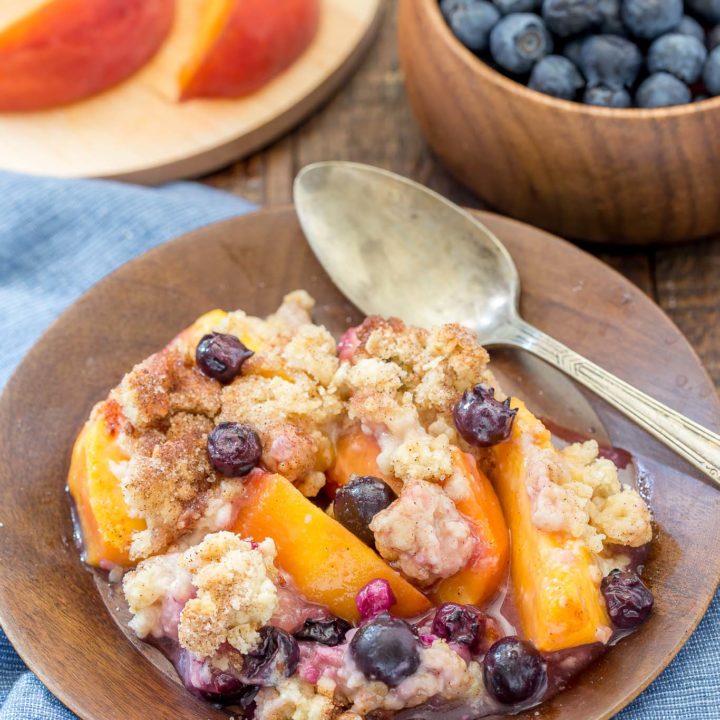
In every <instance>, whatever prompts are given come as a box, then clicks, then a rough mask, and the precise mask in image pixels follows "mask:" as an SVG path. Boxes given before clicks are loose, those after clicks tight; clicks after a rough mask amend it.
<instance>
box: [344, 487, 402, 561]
mask: <svg viewBox="0 0 720 720" xmlns="http://www.w3.org/2000/svg"><path fill="white" fill-rule="evenodd" d="M396 499H397V495H396V494H395V492H394V491H393V489H392V488H391V487H390V486H389V485H388V484H387V483H385V482H383V481H382V480H380V478H376V477H372V476H366V477H362V476H356V477H354V478H352V479H351V480H350V482H349V483H348V484H347V485H345V486H343V487H341V488H339V489H338V491H337V493H336V494H335V504H334V506H333V508H334V514H335V518H336V519H337V521H338V522H339V523H340V524H341V525H344V526H345V527H346V528H347V529H348V530H349V531H350V532H351V533H353V534H354V535H356V536H357V537H359V538H360V539H361V540H362V541H363V542H364V543H365V544H366V545H370V546H371V547H374V545H375V536H374V535H373V532H372V530H370V523H371V522H372V519H373V518H374V517H375V516H376V515H377V514H378V513H379V512H380V511H381V510H385V508H386V507H388V506H389V505H391V504H392V503H393V501H394V500H396Z"/></svg>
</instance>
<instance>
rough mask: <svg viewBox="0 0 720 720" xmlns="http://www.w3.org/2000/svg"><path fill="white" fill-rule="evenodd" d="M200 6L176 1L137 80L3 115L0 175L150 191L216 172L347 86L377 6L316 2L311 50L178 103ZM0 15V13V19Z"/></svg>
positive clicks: (366, 0) (372, 2) (344, 0)
mask: <svg viewBox="0 0 720 720" xmlns="http://www.w3.org/2000/svg"><path fill="white" fill-rule="evenodd" d="M203 2H204V0H178V3H177V16H176V20H175V26H174V28H173V31H172V33H171V35H170V37H169V38H168V40H167V42H166V43H165V45H164V46H163V48H162V49H161V50H160V52H159V53H158V54H157V56H156V57H155V58H153V60H152V61H151V62H150V63H149V64H148V65H147V66H146V67H145V68H143V69H142V70H141V71H140V72H139V73H137V74H136V75H134V76H133V77H131V78H130V79H129V80H127V81H125V82H124V83H122V84H121V85H118V86H116V87H115V88H112V89H110V90H108V91H106V92H104V93H102V94H100V95H97V96H95V97H93V98H90V99H88V100H85V101H83V102H80V103H75V104H73V105H68V106H65V107H62V108H58V109H55V110H50V111H45V112H37V113H13V114H11V113H0V168H2V169H5V170H14V171H18V172H26V173H31V174H37V175H52V176H57V177H75V178H77V177H102V178H113V179H116V180H126V181H132V182H137V183H143V184H156V183H161V182H166V181H168V180H175V179H178V178H184V177H193V176H197V175H202V174H204V173H207V172H210V171H211V170H214V169H216V168H218V167H222V166H223V165H226V164H228V163H230V162H232V161H233V160H236V159H238V158H240V157H242V156H243V155H246V154H248V153H250V152H252V151H254V150H257V149H258V148H259V147H262V146H263V145H265V144H267V143H268V142H270V141H271V140H273V139H274V138H276V137H278V136H279V135H281V134H282V133H284V132H286V131H287V130H289V129H290V128H291V127H292V126H293V125H295V124H296V123H298V122H299V121H300V120H301V119H302V118H304V117H305V116H306V115H308V114H309V113H310V112H312V110H314V109H315V108H316V107H317V106H318V105H319V104H320V103H322V102H323V101H324V100H326V99H327V98H328V97H329V96H330V95H331V94H332V93H333V92H334V91H335V90H336V89H338V88H339V87H340V86H341V85H342V83H343V82H345V81H346V80H347V78H348V76H349V74H350V73H351V71H352V70H353V69H354V68H355V67H356V65H357V64H358V62H359V61H360V59H361V58H362V56H363V53H364V51H365V50H366V49H367V48H368V47H369V46H370V44H371V42H372V40H373V38H374V36H375V32H376V30H377V28H378V27H379V24H380V17H381V11H382V6H383V0H323V11H322V20H321V25H320V29H319V32H318V35H317V36H316V38H315V40H314V41H313V44H312V45H311V46H310V47H309V48H308V50H307V51H306V52H305V53H304V54H303V55H302V57H300V59H299V60H298V61H297V62H296V63H295V64H294V65H293V66H292V67H291V68H290V69H289V70H287V71H286V72H285V73H283V74H282V75H280V76H279V77H277V78H276V79H275V80H273V81H272V82H271V83H270V84H269V85H266V86H265V87H264V88H262V89H261V90H260V91H258V92H257V93H254V94H253V95H250V96H248V97H247V98H243V99H239V100H193V101H190V102H185V103H179V102H177V76H178V72H179V69H180V66H181V65H182V63H183V59H184V58H187V57H188V54H189V51H190V48H191V46H192V44H193V41H194V38H195V31H196V28H197V20H198V16H199V12H200V8H201V6H202V3H203ZM0 17H2V15H0Z"/></svg>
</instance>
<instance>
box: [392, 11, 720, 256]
mask: <svg viewBox="0 0 720 720" xmlns="http://www.w3.org/2000/svg"><path fill="white" fill-rule="evenodd" d="M398 38H399V44H400V59H401V63H402V67H403V69H404V71H405V76H406V85H407V92H408V96H409V99H410V103H411V105H412V107H413V109H414V111H415V115H416V117H417V120H418V122H419V124H420V127H421V129H422V132H423V134H424V135H425V137H426V139H427V141H428V143H429V144H430V145H431V146H432V148H433V150H434V151H435V152H436V153H437V154H438V156H439V157H440V158H441V159H442V160H443V162H444V163H445V164H446V165H447V167H448V168H449V169H450V171H451V172H452V173H453V174H454V175H456V176H457V178H458V179H459V180H461V181H462V182H463V183H465V184H466V185H468V186H469V187H471V188H472V189H473V190H474V191H475V192H476V193H477V194H478V195H479V196H480V197H481V198H482V199H483V200H485V201H486V202H488V203H489V204H490V205H491V206H492V207H493V208H496V209H498V210H499V211H501V212H503V213H506V214H507V215H511V216H512V217H516V218H520V219H522V220H525V221H527V222H529V223H532V224H534V225H538V226H540V227H543V228H546V229H548V230H551V231H553V232H556V233H559V234H560V235H564V236H566V237H570V238H576V239H582V240H591V241H602V242H611V243H638V244H639V243H649V242H660V243H665V242H675V241H680V240H690V239H693V238H699V237H702V236H705V235H712V234H715V233H718V232H720V203H719V202H718V200H717V192H718V188H719V187H720V133H719V132H718V127H720V97H718V98H713V99H711V100H706V101H704V102H700V103H694V104H691V105H682V106H677V107H671V108H659V109H655V110H640V109H627V110H617V109H608V108H598V107H592V106H588V105H582V104H580V103H574V102H568V101H565V100H558V99H556V98H553V97H550V96H548V95H543V94H542V93H539V92H535V91H533V90H529V89H528V88H526V87H525V86H523V85H521V84H519V83H517V82H514V81H513V80H510V79H509V78H506V77H505V76H504V75H502V74H500V73H499V72H496V71H495V70H493V69H492V68H491V67H490V66H489V65H487V64H486V63H484V62H483V61H481V60H480V59H478V58H477V57H476V56H475V55H473V54H472V53H471V52H470V51H469V50H467V49H466V48H465V47H464V46H463V45H462V44H461V43H460V42H459V41H458V40H457V39H456V38H455V37H454V36H453V34H452V32H451V31H450V29H449V28H448V26H447V24H446V23H445V20H444V19H443V17H442V15H441V13H440V9H439V3H438V0H400V8H399V24H398Z"/></svg>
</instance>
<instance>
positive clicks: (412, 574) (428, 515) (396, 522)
mask: <svg viewBox="0 0 720 720" xmlns="http://www.w3.org/2000/svg"><path fill="white" fill-rule="evenodd" d="M370 529H371V530H372V531H373V533H374V535H375V543H376V545H377V549H378V552H379V553H380V555H382V557H384V558H385V559H386V560H387V561H388V562H389V563H390V564H391V565H392V566H393V567H395V568H396V569H397V570H399V571H400V572H401V573H402V574H403V575H405V577H407V578H409V579H410V580H412V581H414V582H416V583H417V584H419V585H422V586H427V585H432V584H433V583H434V582H436V581H437V580H440V579H442V578H446V577H450V576H451V575H454V574H455V573H456V572H458V571H460V570H462V569H463V568H464V567H465V566H466V565H467V563H468V561H469V560H470V557H471V555H472V552H473V549H474V547H475V538H474V536H473V534H472V530H471V528H470V525H469V523H468V521H467V520H465V518H464V517H463V516H462V515H461V514H460V513H459V512H458V511H457V509H456V508H455V504H454V503H453V501H452V500H451V499H450V498H449V497H448V496H447V495H446V494H445V493H444V492H443V491H442V489H441V488H440V487H438V486H437V485H435V484H432V483H428V482H424V481H422V480H420V481H416V482H412V483H409V484H407V485H405V487H404V488H403V490H402V493H401V495H400V497H399V498H398V499H397V500H395V502H393V503H392V505H390V506H389V507H388V508H386V509H385V510H382V511H381V512H379V513H378V514H377V515H375V517H374V518H373V520H372V522H371V523H370Z"/></svg>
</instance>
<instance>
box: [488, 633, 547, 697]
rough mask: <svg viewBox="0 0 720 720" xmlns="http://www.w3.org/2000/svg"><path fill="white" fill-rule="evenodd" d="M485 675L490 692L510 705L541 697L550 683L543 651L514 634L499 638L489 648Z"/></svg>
mask: <svg viewBox="0 0 720 720" xmlns="http://www.w3.org/2000/svg"><path fill="white" fill-rule="evenodd" d="M483 677H484V680H485V687H486V688H487V691H488V692H489V693H490V695H492V696H493V697H494V698H495V699H496V700H499V701H500V702H501V703H505V704H507V705H513V704H515V703H519V702H523V701H525V700H529V699H530V698H534V697H539V696H540V693H541V692H542V691H543V689H544V688H545V687H546V685H547V669H546V665H545V661H544V660H543V658H542V655H540V653H539V652H538V651H537V650H536V649H535V648H534V647H533V646H532V645H531V644H530V643H529V642H526V641H525V640H521V639H520V638H517V637H513V636H508V637H504V638H502V639H501V640H498V641H497V642H496V643H495V644H494V645H492V646H491V647H490V649H489V650H488V651H487V654H486V655H485V667H484V671H483Z"/></svg>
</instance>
